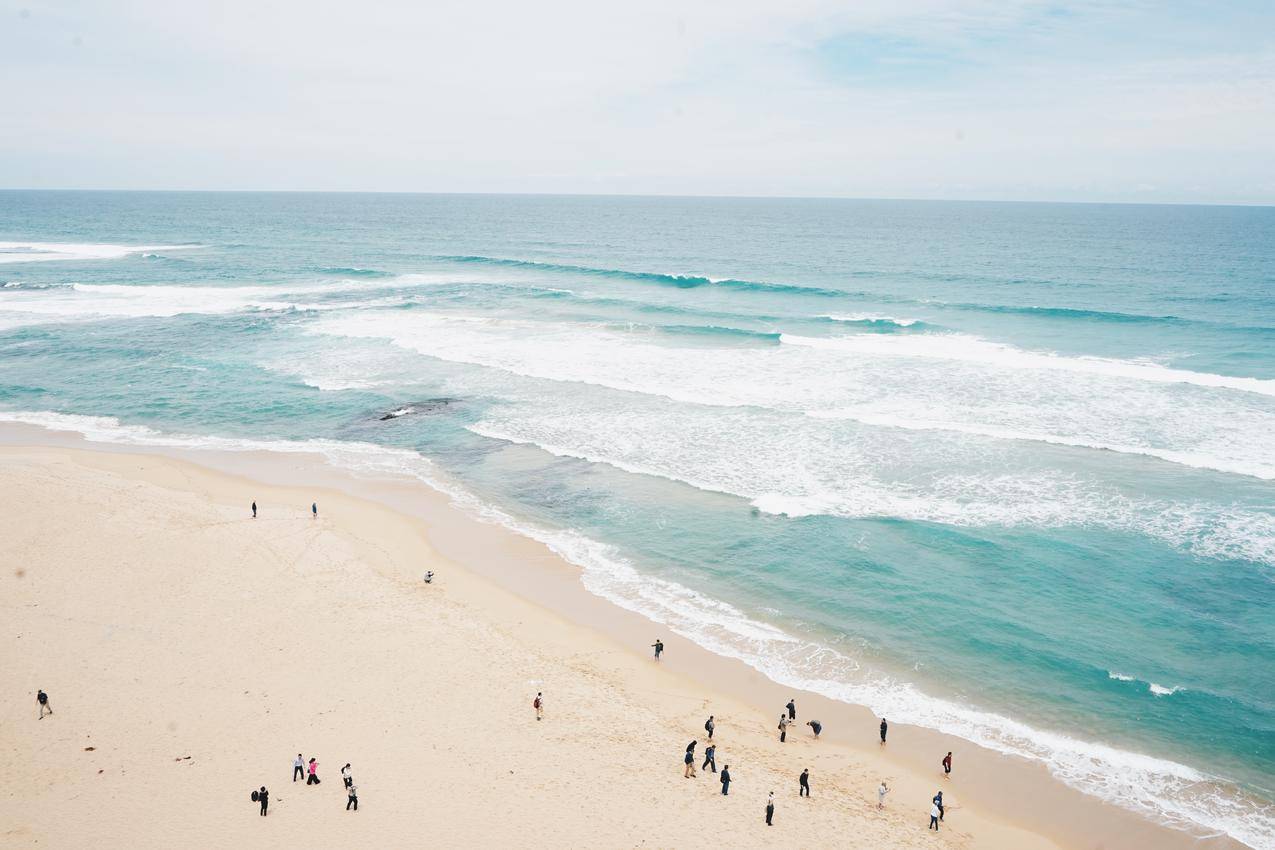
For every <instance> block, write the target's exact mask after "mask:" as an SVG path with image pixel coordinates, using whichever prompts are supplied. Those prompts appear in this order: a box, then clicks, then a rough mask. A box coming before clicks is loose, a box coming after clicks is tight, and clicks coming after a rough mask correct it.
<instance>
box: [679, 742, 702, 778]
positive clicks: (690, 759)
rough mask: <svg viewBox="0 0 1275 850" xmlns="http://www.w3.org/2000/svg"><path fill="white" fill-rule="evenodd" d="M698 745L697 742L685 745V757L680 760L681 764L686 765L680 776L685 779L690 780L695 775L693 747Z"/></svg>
mask: <svg viewBox="0 0 1275 850" xmlns="http://www.w3.org/2000/svg"><path fill="white" fill-rule="evenodd" d="M698 743H699V741H691V742H690V743H689V744H687V745H686V756H685V758H683V759H682V763H683V764H685V765H686V769H685V770H683V771H682V776H683V778H685V779H690V778H691V777H693V776H695V775H696V774H695V745H696V744H698Z"/></svg>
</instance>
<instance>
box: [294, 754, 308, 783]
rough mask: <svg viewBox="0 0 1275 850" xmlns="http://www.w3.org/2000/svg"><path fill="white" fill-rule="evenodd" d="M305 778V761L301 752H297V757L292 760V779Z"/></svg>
mask: <svg viewBox="0 0 1275 850" xmlns="http://www.w3.org/2000/svg"><path fill="white" fill-rule="evenodd" d="M298 779H305V761H304V760H303V759H302V758H301V753H297V757H296V758H295V759H293V760H292V781H293V782H296V781H297V780H298Z"/></svg>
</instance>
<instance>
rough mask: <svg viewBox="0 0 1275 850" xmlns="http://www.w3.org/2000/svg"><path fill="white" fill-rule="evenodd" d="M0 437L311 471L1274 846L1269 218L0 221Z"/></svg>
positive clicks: (728, 642) (695, 206) (726, 637)
mask: <svg viewBox="0 0 1275 850" xmlns="http://www.w3.org/2000/svg"><path fill="white" fill-rule="evenodd" d="M442 399H447V400H448V401H447V402H446V403H443V402H441V401H439V400H442ZM390 412H394V413H398V414H399V415H397V416H393V417H391V418H388V419H383V418H382V417H384V416H386V415H387V414H388V413H390ZM0 417H8V418H11V419H21V420H24V421H36V422H40V423H44V424H61V425H64V426H67V425H69V426H71V427H74V428H76V429H78V430H82V431H85V432H88V433H89V434H90V436H94V437H96V438H98V439H109V440H116V441H123V442H130V441H131V442H170V443H172V442H180V443H182V444H186V445H201V444H202V445H219V446H231V445H246V444H248V443H250V442H251V444H253V445H257V444H262V443H264V444H267V445H270V446H274V447H275V448H277V449H294V448H296V446H295V445H294V444H292V443H283V442H280V441H315V440H319V441H322V442H320V443H318V444H315V445H317V447H318V448H319V449H320V450H322V451H324V452H325V453H327V454H328V455H329V456H330V457H332V458H333V459H334V461H335V462H338V463H341V464H343V465H347V466H352V467H355V468H366V469H372V470H376V471H378V472H382V473H383V472H387V471H388V472H398V473H401V474H405V475H415V476H417V477H421V478H424V479H427V480H429V481H431V482H433V483H434V484H435V485H436V486H441V487H445V488H448V489H450V490H451V491H452V492H454V493H456V494H458V498H461V499H462V500H464V501H466V503H467V504H469V506H470V507H471V509H473V510H477V511H486V512H488V513H489V514H492V515H494V516H497V517H498V518H499V519H500V520H501V521H504V522H506V523H507V524H510V525H513V526H515V527H518V528H521V529H523V530H524V531H526V532H527V533H530V534H533V535H534V536H537V537H539V538H541V539H544V540H546V542H549V543H550V545H552V546H554V547H555V548H556V549H558V550H559V551H561V552H562V553H563V554H565V555H567V557H569V558H571V559H572V560H574V561H576V562H577V563H579V564H581V566H582V567H583V568H584V581H585V583H586V585H587V586H588V587H589V588H590V589H591V590H593V591H595V592H597V593H599V594H602V595H604V596H606V597H608V598H610V599H613V600H614V601H616V602H618V603H620V604H622V605H625V606H627V607H631V608H634V609H637V610H640V611H642V612H643V613H646V614H648V615H649V616H652V617H654V618H656V619H658V620H662V621H664V622H666V623H668V624H669V626H670V627H671V628H673V629H675V630H677V631H679V632H680V633H682V634H684V635H686V636H688V637H692V638H694V639H696V640H697V641H699V642H701V643H703V644H705V645H706V646H709V647H710V648H713V649H716V650H717V651H719V652H723V653H725V654H728V655H732V656H735V657H739V658H743V659H744V660H746V661H748V662H749V663H751V664H753V665H754V666H756V667H758V668H759V669H762V670H763V671H764V672H766V673H767V674H768V675H770V676H772V677H773V678H775V679H777V680H780V681H785V682H789V683H792V684H795V685H802V686H804V687H809V688H813V689H815V690H819V691H822V692H824V693H827V694H829V695H832V696H837V697H840V698H843V699H847V700H850V701H854V702H860V703H864V704H867V705H869V706H871V707H872V708H874V710H876V711H878V712H882V713H886V714H888V716H890V717H891V718H892V719H893V720H895V721H897V722H915V723H922V724H925V725H929V726H932V727H935V728H939V729H944V730H947V731H950V732H952V733H955V734H960V735H963V736H965V737H968V738H970V739H971V740H975V741H979V742H980V743H984V744H986V745H988V746H992V747H995V748H998V749H1001V750H1004V751H1006V752H1015V753H1019V754H1022V755H1025V756H1027V757H1030V758H1035V759H1040V760H1042V761H1044V762H1046V763H1047V764H1048V765H1049V766H1050V768H1051V770H1052V771H1053V772H1054V773H1055V774H1056V775H1058V776H1059V777H1060V778H1062V779H1063V780H1064V781H1067V782H1069V783H1071V784H1073V785H1075V786H1077V787H1079V788H1081V789H1083V790H1085V791H1088V792H1090V793H1094V794H1098V795H1100V796H1103V797H1105V798H1107V799H1111V800H1114V801H1116V802H1119V803H1122V804H1123V805H1126V806H1128V807H1131V808H1137V809H1140V810H1145V811H1148V812H1150V813H1154V814H1156V815H1157V816H1158V817H1161V818H1165V819H1168V820H1169V821H1170V822H1173V823H1176V824H1178V825H1182V826H1188V827H1190V826H1195V827H1197V828H1200V829H1208V830H1214V831H1216V830H1226V831H1228V832H1230V833H1231V834H1232V835H1235V836H1236V837H1238V838H1240V839H1241V840H1243V841H1246V842H1247V843H1249V844H1251V845H1253V846H1258V847H1270V846H1275V808H1272V804H1271V802H1270V801H1271V798H1272V796H1275V792H1273V791H1272V790H1271V789H1272V788H1273V787H1275V779H1273V778H1272V777H1273V776H1275V664H1273V663H1272V661H1271V659H1272V657H1275V616H1272V603H1275V209H1269V208H1234V207H1137V206H1102V205H1050V204H973V203H938V202H886V201H825V200H819V201H815V200H810V201H800V200H714V199H672V198H665V199H648V198H589V197H579V198H543V197H480V196H408V195H379V196H378V195H271V194H260V195H256V194H229V195H217V194H183V193H154V194H152V193H74V192H58V193H27V192H6V193H0ZM67 417H105V418H104V419H82V418H67Z"/></svg>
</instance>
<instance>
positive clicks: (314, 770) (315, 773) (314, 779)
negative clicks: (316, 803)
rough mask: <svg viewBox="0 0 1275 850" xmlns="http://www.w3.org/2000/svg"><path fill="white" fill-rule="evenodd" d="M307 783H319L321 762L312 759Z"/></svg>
mask: <svg viewBox="0 0 1275 850" xmlns="http://www.w3.org/2000/svg"><path fill="white" fill-rule="evenodd" d="M305 784H306V785H318V784H319V763H318V762H317V761H315V760H314V759H310V777H309V778H308V779H306V781H305Z"/></svg>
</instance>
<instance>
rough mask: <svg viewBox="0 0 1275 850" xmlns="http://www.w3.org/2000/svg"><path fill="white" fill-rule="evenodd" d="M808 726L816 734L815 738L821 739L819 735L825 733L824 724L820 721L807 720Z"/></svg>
mask: <svg viewBox="0 0 1275 850" xmlns="http://www.w3.org/2000/svg"><path fill="white" fill-rule="evenodd" d="M806 725H807V726H809V727H810V731H811V732H814V733H815V737H816V738H818V737H819V733H820V732H822V731H823V724H822V723H820V722H819V721H818V720H807V721H806Z"/></svg>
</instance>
